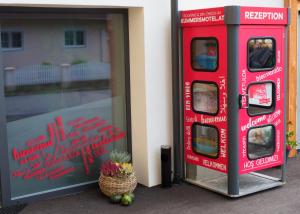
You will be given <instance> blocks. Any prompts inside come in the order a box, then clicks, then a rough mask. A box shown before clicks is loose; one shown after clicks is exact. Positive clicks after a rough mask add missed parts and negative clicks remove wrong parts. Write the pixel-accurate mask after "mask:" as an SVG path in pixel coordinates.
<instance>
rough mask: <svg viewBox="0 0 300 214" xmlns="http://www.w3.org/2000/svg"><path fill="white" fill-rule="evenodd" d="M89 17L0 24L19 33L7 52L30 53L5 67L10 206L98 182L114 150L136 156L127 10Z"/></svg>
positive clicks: (9, 37)
mask: <svg viewBox="0 0 300 214" xmlns="http://www.w3.org/2000/svg"><path fill="white" fill-rule="evenodd" d="M89 14H90V13H84V14H82V13H78V14H72V17H70V16H68V17H66V18H64V17H63V16H62V17H60V18H59V19H57V18H56V16H55V14H54V15H53V14H52V15H51V14H49V13H47V14H46V15H45V18H43V16H42V15H39V16H37V17H38V18H34V15H32V16H30V18H26V19H25V18H24V19H23V18H22V17H24V15H23V16H20V17H19V18H9V19H4V20H1V21H0V22H1V23H0V24H1V29H22V33H20V32H6V31H3V32H1V39H2V40H1V45H2V48H19V47H23V46H24V47H25V48H24V49H23V51H21V52H6V51H3V52H1V61H0V62H1V64H0V65H1V69H2V74H3V76H4V101H5V102H4V103H1V105H4V106H2V107H3V109H4V108H5V109H6V113H5V114H6V115H5V118H6V121H5V124H4V125H6V130H7V134H6V139H3V136H1V137H2V139H1V140H2V142H7V146H8V151H7V154H8V162H9V170H10V172H9V179H10V190H11V199H12V200H15V199H22V198H26V197H28V196H32V195H39V194H44V193H46V192H48V193H49V192H52V191H58V190H62V189H68V188H73V187H79V186H82V185H87V184H90V183H95V182H97V180H98V177H99V168H100V166H101V164H102V163H104V162H105V161H107V160H108V158H109V153H110V152H111V151H113V150H117V151H129V152H130V151H131V149H130V137H129V136H130V135H128V133H129V132H130V127H129V126H128V124H129V123H128V121H129V120H130V118H129V116H128V115H129V114H128V112H129V109H128V102H127V100H128V96H129V91H128V88H129V87H128V85H127V84H128V81H127V80H128V79H129V78H128V76H127V75H129V73H128V70H127V67H128V66H127V65H128V59H127V56H128V53H127V52H128V50H127V48H126V47H127V43H128V41H127V39H128V29H127V24H126V23H127V18H126V17H127V12H126V11H122V12H119V11H117V12H114V13H105V12H103V13H101V12H99V13H96V15H95V13H94V16H92V18H86V17H89ZM77 16H78V17H77ZM96 16H97V17H96ZM66 26H71V27H70V28H73V29H84V31H83V30H70V31H69V30H67V31H66ZM67 29H68V28H67ZM23 34H24V35H26V36H24V37H23ZM64 45H65V46H81V47H82V48H78V49H77V48H74V49H73V48H64Z"/></svg>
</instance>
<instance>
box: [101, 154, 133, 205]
mask: <svg viewBox="0 0 300 214" xmlns="http://www.w3.org/2000/svg"><path fill="white" fill-rule="evenodd" d="M130 160H131V156H130V155H129V154H128V153H127V152H118V151H113V152H111V153H110V160H109V161H107V162H105V163H104V164H103V165H102V167H101V170H100V177H99V187H100V189H101V191H102V193H103V194H104V195H106V196H108V197H110V198H111V200H112V202H121V203H122V204H123V205H130V204H131V203H132V201H133V199H134V195H133V194H132V193H133V191H134V189H135V188H136V185H137V179H136V176H135V173H134V170H133V166H132V164H131V163H130Z"/></svg>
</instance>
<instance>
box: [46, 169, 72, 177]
mask: <svg viewBox="0 0 300 214" xmlns="http://www.w3.org/2000/svg"><path fill="white" fill-rule="evenodd" d="M73 171H75V167H69V168H66V169H65V170H63V171H61V172H59V173H57V174H55V175H52V176H50V177H49V178H50V179H57V178H60V177H62V176H64V175H66V174H69V173H70V172H73Z"/></svg>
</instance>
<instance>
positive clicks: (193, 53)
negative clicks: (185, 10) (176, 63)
mask: <svg viewBox="0 0 300 214" xmlns="http://www.w3.org/2000/svg"><path fill="white" fill-rule="evenodd" d="M226 41H227V38H226V27H225V26H222V25H220V26H205V27H194V28H185V29H184V30H183V46H184V51H183V56H184V75H183V81H184V82H183V85H184V142H185V143H184V145H185V161H186V163H187V164H190V165H192V166H203V167H206V168H210V169H214V170H217V171H221V172H227V146H226V145H227V136H226V135H227V133H226V130H227V123H226V114H227V104H226V102H227V82H226V81H227V79H226V69H227V64H226V57H227V56H226V52H227V51H226V48H227V47H226Z"/></svg>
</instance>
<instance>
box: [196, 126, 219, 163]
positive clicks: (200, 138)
mask: <svg viewBox="0 0 300 214" xmlns="http://www.w3.org/2000/svg"><path fill="white" fill-rule="evenodd" d="M192 132H193V143H192V148H193V151H194V152H195V153H198V154H202V155H206V156H209V157H212V158H216V157H217V156H218V144H219V135H218V130H217V128H215V127H213V126H207V125H200V124H194V125H193V130H192Z"/></svg>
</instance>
